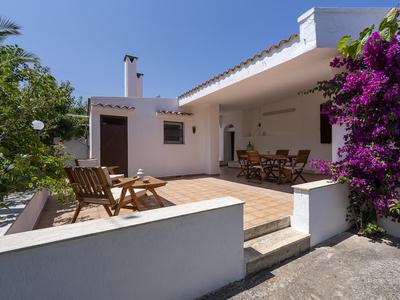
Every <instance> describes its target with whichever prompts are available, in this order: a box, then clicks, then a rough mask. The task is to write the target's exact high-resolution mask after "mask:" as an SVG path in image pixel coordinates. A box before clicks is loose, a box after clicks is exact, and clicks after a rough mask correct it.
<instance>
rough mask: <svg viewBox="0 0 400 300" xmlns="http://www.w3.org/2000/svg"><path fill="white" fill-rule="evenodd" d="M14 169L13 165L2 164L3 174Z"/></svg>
mask: <svg viewBox="0 0 400 300" xmlns="http://www.w3.org/2000/svg"><path fill="white" fill-rule="evenodd" d="M14 168H15V165H14V164H4V172H6V173H7V172H10V171H11V170H13V169H14Z"/></svg>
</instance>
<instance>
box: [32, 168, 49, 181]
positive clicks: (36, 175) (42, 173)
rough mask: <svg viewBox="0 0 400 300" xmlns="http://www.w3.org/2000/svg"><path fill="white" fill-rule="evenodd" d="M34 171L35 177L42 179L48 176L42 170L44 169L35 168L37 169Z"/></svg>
mask: <svg viewBox="0 0 400 300" xmlns="http://www.w3.org/2000/svg"><path fill="white" fill-rule="evenodd" d="M32 173H33V175H34V176H35V177H37V179H39V180H40V179H42V178H45V177H47V176H46V173H44V172H42V171H39V170H35V171H33V172H32Z"/></svg>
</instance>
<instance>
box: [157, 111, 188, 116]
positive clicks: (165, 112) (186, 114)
mask: <svg viewBox="0 0 400 300" xmlns="http://www.w3.org/2000/svg"><path fill="white" fill-rule="evenodd" d="M156 112H158V113H161V114H170V115H179V116H194V114H193V113H188V112H182V111H171V110H156Z"/></svg>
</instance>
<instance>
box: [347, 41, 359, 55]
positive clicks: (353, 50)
mask: <svg viewBox="0 0 400 300" xmlns="http://www.w3.org/2000/svg"><path fill="white" fill-rule="evenodd" d="M347 51H348V56H351V57H352V58H353V59H355V58H356V57H357V54H358V53H360V51H361V43H360V42H359V41H352V42H351V43H350V45H349V47H348V49H347Z"/></svg>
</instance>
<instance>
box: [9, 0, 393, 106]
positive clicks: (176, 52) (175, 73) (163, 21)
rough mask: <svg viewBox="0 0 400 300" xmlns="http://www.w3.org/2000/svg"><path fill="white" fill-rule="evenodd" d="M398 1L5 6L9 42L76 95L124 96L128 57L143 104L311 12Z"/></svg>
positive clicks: (278, 35)
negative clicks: (11, 26) (10, 25)
mask: <svg viewBox="0 0 400 300" xmlns="http://www.w3.org/2000/svg"><path fill="white" fill-rule="evenodd" d="M396 4H397V2H396V1H394V2H393V1H386V0H381V1H369V0H364V1H349V0H348V1H342V0H340V1H334V0H331V1H325V0H319V1H267V0H247V1H244V0H243V1H242V0H240V1H235V0H230V1H228V0H202V1H193V0H192V1H190V0H168V1H166V0H158V1H157V0H141V1H139V0H130V1H127V0H114V1H101V0H98V1H91V0H90V1H84V0H80V1H76V0H69V1H54V0H37V1H30V0H29V1H28V0H26V1H19V0H13V1H6V2H4V3H2V12H1V15H2V16H3V17H6V18H9V19H11V20H13V21H14V22H16V23H18V24H19V25H21V26H22V27H23V30H22V33H23V35H22V36H19V37H11V38H8V39H7V40H6V41H5V43H6V44H18V45H19V46H20V47H21V48H24V49H25V50H27V51H30V52H34V53H35V54H37V55H39V56H40V57H41V58H42V61H41V63H42V65H44V66H47V67H49V68H50V69H51V72H52V74H53V76H54V77H55V78H56V79H57V80H59V81H65V80H69V81H70V82H71V85H72V86H73V87H75V92H74V95H75V96H76V97H79V96H82V97H83V98H84V99H85V100H86V99H87V98H89V97H91V96H117V97H122V96H124V64H123V58H124V56H125V55H126V54H128V55H133V56H136V57H138V58H139V60H138V72H139V73H143V74H144V78H143V96H144V97H156V96H157V95H160V96H161V97H177V96H179V95H180V94H183V93H185V92H186V91H188V90H190V89H192V88H194V87H195V86H197V85H199V84H201V83H203V82H205V81H207V80H209V79H210V78H212V77H214V76H216V75H218V74H219V73H222V72H223V71H226V70H228V69H229V68H231V67H234V66H235V65H236V64H239V63H240V62H242V61H245V60H246V59H247V58H249V57H253V56H254V55H255V54H258V53H261V52H262V50H264V49H268V48H269V47H270V46H271V45H273V44H278V43H279V41H280V40H282V39H287V38H289V36H290V35H291V34H292V33H299V24H298V23H297V18H298V17H299V16H301V15H302V14H303V13H305V12H306V11H307V10H309V9H310V8H312V7H361V6H362V7H393V6H395V5H396Z"/></svg>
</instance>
